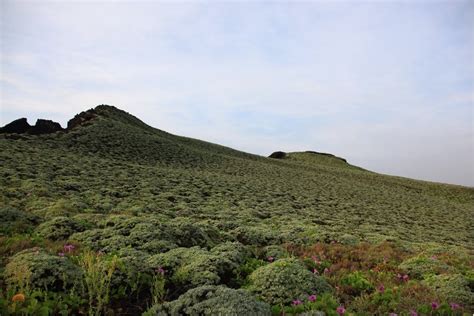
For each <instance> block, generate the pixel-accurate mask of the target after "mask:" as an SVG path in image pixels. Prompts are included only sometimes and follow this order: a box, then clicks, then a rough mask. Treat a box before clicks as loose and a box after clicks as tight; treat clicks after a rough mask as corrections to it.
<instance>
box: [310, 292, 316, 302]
mask: <svg viewBox="0 0 474 316" xmlns="http://www.w3.org/2000/svg"><path fill="white" fill-rule="evenodd" d="M316 298H317V296H316V294H313V295H310V296H308V301H310V302H314V301H316Z"/></svg>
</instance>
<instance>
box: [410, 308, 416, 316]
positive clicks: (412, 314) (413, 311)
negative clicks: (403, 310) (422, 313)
mask: <svg viewBox="0 0 474 316" xmlns="http://www.w3.org/2000/svg"><path fill="white" fill-rule="evenodd" d="M410 316H418V313H417V312H416V311H415V310H413V309H412V310H410Z"/></svg>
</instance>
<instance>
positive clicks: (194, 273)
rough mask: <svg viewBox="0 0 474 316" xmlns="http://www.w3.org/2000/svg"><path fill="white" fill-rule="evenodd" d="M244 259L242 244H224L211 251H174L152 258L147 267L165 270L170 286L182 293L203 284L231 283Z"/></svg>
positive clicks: (185, 249)
mask: <svg viewBox="0 0 474 316" xmlns="http://www.w3.org/2000/svg"><path fill="white" fill-rule="evenodd" d="M245 259H246V252H245V248H244V246H243V245H242V244H240V243H224V244H221V245H219V246H217V247H214V248H213V249H211V250H210V251H208V250H206V249H202V248H200V247H191V248H175V249H172V250H170V251H168V252H166V253H162V254H157V255H154V256H151V257H150V258H149V259H148V260H147V264H148V266H149V267H150V268H151V269H156V268H158V267H162V268H164V269H165V270H166V271H167V275H168V276H169V281H170V286H173V287H174V288H176V290H177V291H178V292H181V293H183V290H186V289H190V288H194V287H198V286H201V285H217V284H222V283H224V284H230V283H232V280H233V279H234V278H235V277H236V271H237V268H238V267H239V266H240V264H242V263H243V262H244V260H245Z"/></svg>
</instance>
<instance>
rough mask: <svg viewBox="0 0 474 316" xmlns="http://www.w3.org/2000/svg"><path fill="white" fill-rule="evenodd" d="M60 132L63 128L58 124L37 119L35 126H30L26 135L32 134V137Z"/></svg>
mask: <svg viewBox="0 0 474 316" xmlns="http://www.w3.org/2000/svg"><path fill="white" fill-rule="evenodd" d="M62 130H63V128H62V127H61V124H59V123H56V122H54V121H51V120H43V119H38V120H37V121H36V124H35V126H32V127H31V128H30V129H29V130H28V134H32V135H41V134H51V133H55V132H59V131H62Z"/></svg>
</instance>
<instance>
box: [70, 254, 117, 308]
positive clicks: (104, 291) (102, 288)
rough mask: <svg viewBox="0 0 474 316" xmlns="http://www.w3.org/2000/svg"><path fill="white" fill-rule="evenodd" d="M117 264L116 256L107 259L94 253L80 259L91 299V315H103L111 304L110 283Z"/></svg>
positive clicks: (86, 288) (84, 255) (86, 287)
mask: <svg viewBox="0 0 474 316" xmlns="http://www.w3.org/2000/svg"><path fill="white" fill-rule="evenodd" d="M117 264H118V259H117V257H116V256H113V257H107V256H104V255H101V254H97V253H95V252H92V251H86V252H85V253H83V254H82V256H81V257H80V258H79V265H80V267H81V268H82V271H83V274H84V280H83V282H84V288H85V290H86V292H87V296H88V298H89V315H101V314H102V313H103V312H104V309H105V307H106V305H107V304H108V303H109V298H110V297H109V295H110V282H111V280H112V275H113V273H114V271H115V269H116V267H117Z"/></svg>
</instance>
